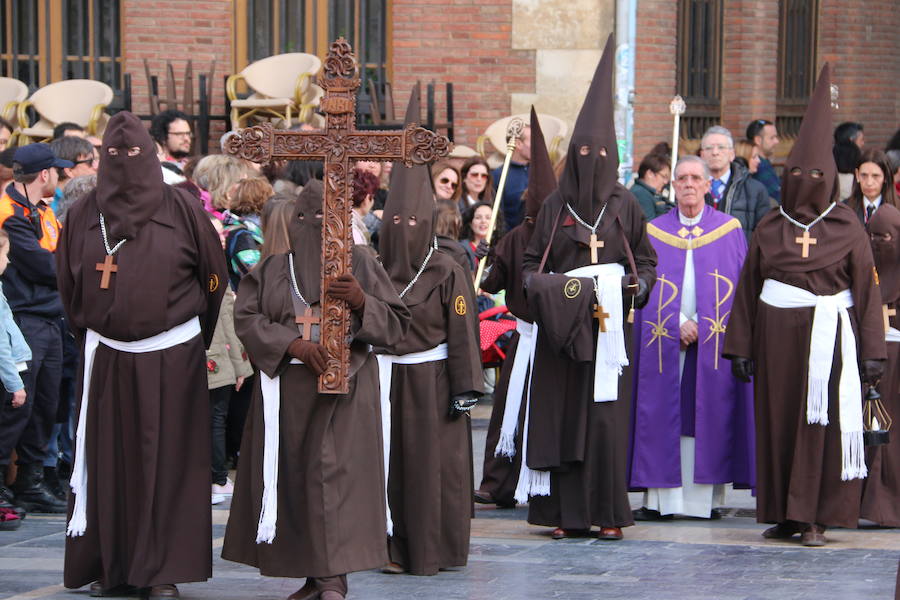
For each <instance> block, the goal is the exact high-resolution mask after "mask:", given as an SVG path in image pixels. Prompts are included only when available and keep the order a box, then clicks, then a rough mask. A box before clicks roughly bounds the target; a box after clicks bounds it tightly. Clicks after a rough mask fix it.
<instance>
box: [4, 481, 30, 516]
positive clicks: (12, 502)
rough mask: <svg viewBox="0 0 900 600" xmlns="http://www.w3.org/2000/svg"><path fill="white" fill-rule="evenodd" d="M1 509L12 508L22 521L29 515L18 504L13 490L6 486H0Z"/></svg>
mask: <svg viewBox="0 0 900 600" xmlns="http://www.w3.org/2000/svg"><path fill="white" fill-rule="evenodd" d="M0 508H10V509H12V510H14V511H15V513H16V514H17V515H19V518H20V519H24V518H25V516H26V515H27V514H28V511H26V510H25V509H24V508H22V507H21V506H19V505H18V503H16V497H15V496H14V495H13V493H12V490H11V489H9V488H8V487H6V486H5V485H0Z"/></svg>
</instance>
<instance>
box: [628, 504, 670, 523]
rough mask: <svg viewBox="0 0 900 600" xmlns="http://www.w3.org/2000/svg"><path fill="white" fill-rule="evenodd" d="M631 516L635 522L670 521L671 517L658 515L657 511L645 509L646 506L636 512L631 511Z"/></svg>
mask: <svg viewBox="0 0 900 600" xmlns="http://www.w3.org/2000/svg"><path fill="white" fill-rule="evenodd" d="M631 516H632V517H633V518H634V520H635V521H671V520H672V515H664V514H662V513H660V512H659V511H658V510H653V509H651V508H647V507H646V506H642V507H640V508H638V509H636V510H633V511H631Z"/></svg>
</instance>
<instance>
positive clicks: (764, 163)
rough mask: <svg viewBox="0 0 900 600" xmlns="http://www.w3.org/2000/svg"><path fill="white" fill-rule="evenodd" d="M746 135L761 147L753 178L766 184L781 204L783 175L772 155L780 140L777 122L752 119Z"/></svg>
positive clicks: (771, 195)
mask: <svg viewBox="0 0 900 600" xmlns="http://www.w3.org/2000/svg"><path fill="white" fill-rule="evenodd" d="M746 135H747V139H748V140H749V141H751V142H753V144H754V145H755V146H756V147H757V148H758V149H759V167H758V168H757V169H756V173H754V174H753V178H754V179H755V180H757V181H758V182H760V183H761V184H763V185H764V186H766V191H767V192H769V197H770V198H771V199H772V200H774V201H775V202H776V203H777V204H781V177H779V176H778V173H776V172H775V167H773V166H772V156H773V155H774V154H775V147H776V146H777V145H778V142H779V141H780V140H779V139H778V130H777V129H776V128H775V123H773V122H772V121H767V120H765V119H756V120H754V121H750V124H749V125H747V132H746Z"/></svg>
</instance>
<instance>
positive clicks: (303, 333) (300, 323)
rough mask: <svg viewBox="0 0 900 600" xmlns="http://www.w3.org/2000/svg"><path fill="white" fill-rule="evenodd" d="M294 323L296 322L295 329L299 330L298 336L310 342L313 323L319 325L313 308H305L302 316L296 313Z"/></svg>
mask: <svg viewBox="0 0 900 600" xmlns="http://www.w3.org/2000/svg"><path fill="white" fill-rule="evenodd" d="M294 323H296V324H297V329H299V330H300V337H301V338H302V339H304V340H307V341H310V342H311V341H312V339H313V325H319V317H317V316H316V315H315V314H313V309H311V308H307V309H306V312H304V313H303V316H300V315H297V316H296V317H295V318H294ZM319 337H321V336H319Z"/></svg>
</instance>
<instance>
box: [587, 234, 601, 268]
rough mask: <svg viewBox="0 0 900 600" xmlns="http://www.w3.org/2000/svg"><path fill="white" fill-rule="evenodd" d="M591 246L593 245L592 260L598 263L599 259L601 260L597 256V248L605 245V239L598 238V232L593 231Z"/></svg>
mask: <svg viewBox="0 0 900 600" xmlns="http://www.w3.org/2000/svg"><path fill="white" fill-rule="evenodd" d="M590 246H591V262H592V263H594V264H595V265H596V264H597V261H598V260H600V259H599V258H597V248H602V247H603V240H598V239H597V234H596V233H592V234H591V241H590Z"/></svg>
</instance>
